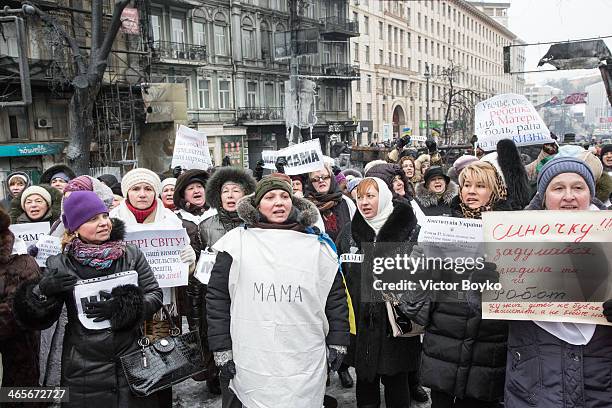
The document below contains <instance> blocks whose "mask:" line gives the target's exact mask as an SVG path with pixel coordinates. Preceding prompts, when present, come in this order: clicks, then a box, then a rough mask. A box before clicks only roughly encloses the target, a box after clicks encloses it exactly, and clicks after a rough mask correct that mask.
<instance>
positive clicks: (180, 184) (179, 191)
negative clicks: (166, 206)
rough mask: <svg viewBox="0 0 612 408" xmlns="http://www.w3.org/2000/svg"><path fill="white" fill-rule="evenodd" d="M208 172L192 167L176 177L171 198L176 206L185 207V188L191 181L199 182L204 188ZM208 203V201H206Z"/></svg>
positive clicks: (208, 175)
mask: <svg viewBox="0 0 612 408" xmlns="http://www.w3.org/2000/svg"><path fill="white" fill-rule="evenodd" d="M209 177H210V174H209V173H208V172H207V171H206V170H200V169H192V170H187V171H186V172H184V173H183V174H181V175H180V176H178V178H177V179H176V184H175V185H174V195H173V196H172V200H173V201H174V205H175V206H176V208H183V209H184V208H186V206H187V203H186V202H185V190H186V189H187V186H188V185H190V184H191V183H200V184H202V187H204V188H206V183H207V182H208V178H209ZM206 204H208V202H207V203H206Z"/></svg>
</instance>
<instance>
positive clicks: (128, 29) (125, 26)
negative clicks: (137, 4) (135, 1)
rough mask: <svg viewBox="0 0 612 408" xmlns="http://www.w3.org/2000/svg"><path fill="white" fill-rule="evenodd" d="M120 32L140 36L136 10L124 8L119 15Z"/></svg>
mask: <svg viewBox="0 0 612 408" xmlns="http://www.w3.org/2000/svg"><path fill="white" fill-rule="evenodd" d="M121 32H122V33H125V34H140V22H139V17H138V9H136V8H133V7H126V8H124V9H123V12H122V13H121Z"/></svg>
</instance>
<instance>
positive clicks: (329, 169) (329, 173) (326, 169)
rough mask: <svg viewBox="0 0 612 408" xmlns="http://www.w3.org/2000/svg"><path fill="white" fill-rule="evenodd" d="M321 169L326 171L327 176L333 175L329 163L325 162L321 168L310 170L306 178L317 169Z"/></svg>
mask: <svg viewBox="0 0 612 408" xmlns="http://www.w3.org/2000/svg"><path fill="white" fill-rule="evenodd" d="M322 170H325V171H327V175H328V176H330V177H333V174H334V173H333V172H332V169H331V167H329V165H328V164H327V163H325V164H324V165H323V168H322V169H320V170H315V171H311V172H310V173H308V179H310V177H312V175H313V174H315V173H316V172H317V171H322Z"/></svg>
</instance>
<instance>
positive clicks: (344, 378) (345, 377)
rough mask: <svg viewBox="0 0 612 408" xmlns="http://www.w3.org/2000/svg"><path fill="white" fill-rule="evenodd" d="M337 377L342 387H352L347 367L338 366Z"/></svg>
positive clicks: (351, 378)
mask: <svg viewBox="0 0 612 408" xmlns="http://www.w3.org/2000/svg"><path fill="white" fill-rule="evenodd" d="M343 368H344V369H343ZM338 377H340V383H341V384H342V387H343V388H352V387H353V377H351V373H349V372H348V367H346V366H345V367H340V370H338Z"/></svg>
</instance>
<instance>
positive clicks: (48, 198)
mask: <svg viewBox="0 0 612 408" xmlns="http://www.w3.org/2000/svg"><path fill="white" fill-rule="evenodd" d="M32 194H38V195H39V196H41V197H42V198H43V199H44V200H45V201H46V202H47V206H49V207H51V201H52V200H51V194H50V193H49V192H48V191H47V190H46V189H44V188H43V187H40V186H30V187H28V188H26V189H25V190H23V193H22V194H21V208H23V206H24V204H25V201H26V199H27V198H28V197H29V196H31V195H32Z"/></svg>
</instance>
